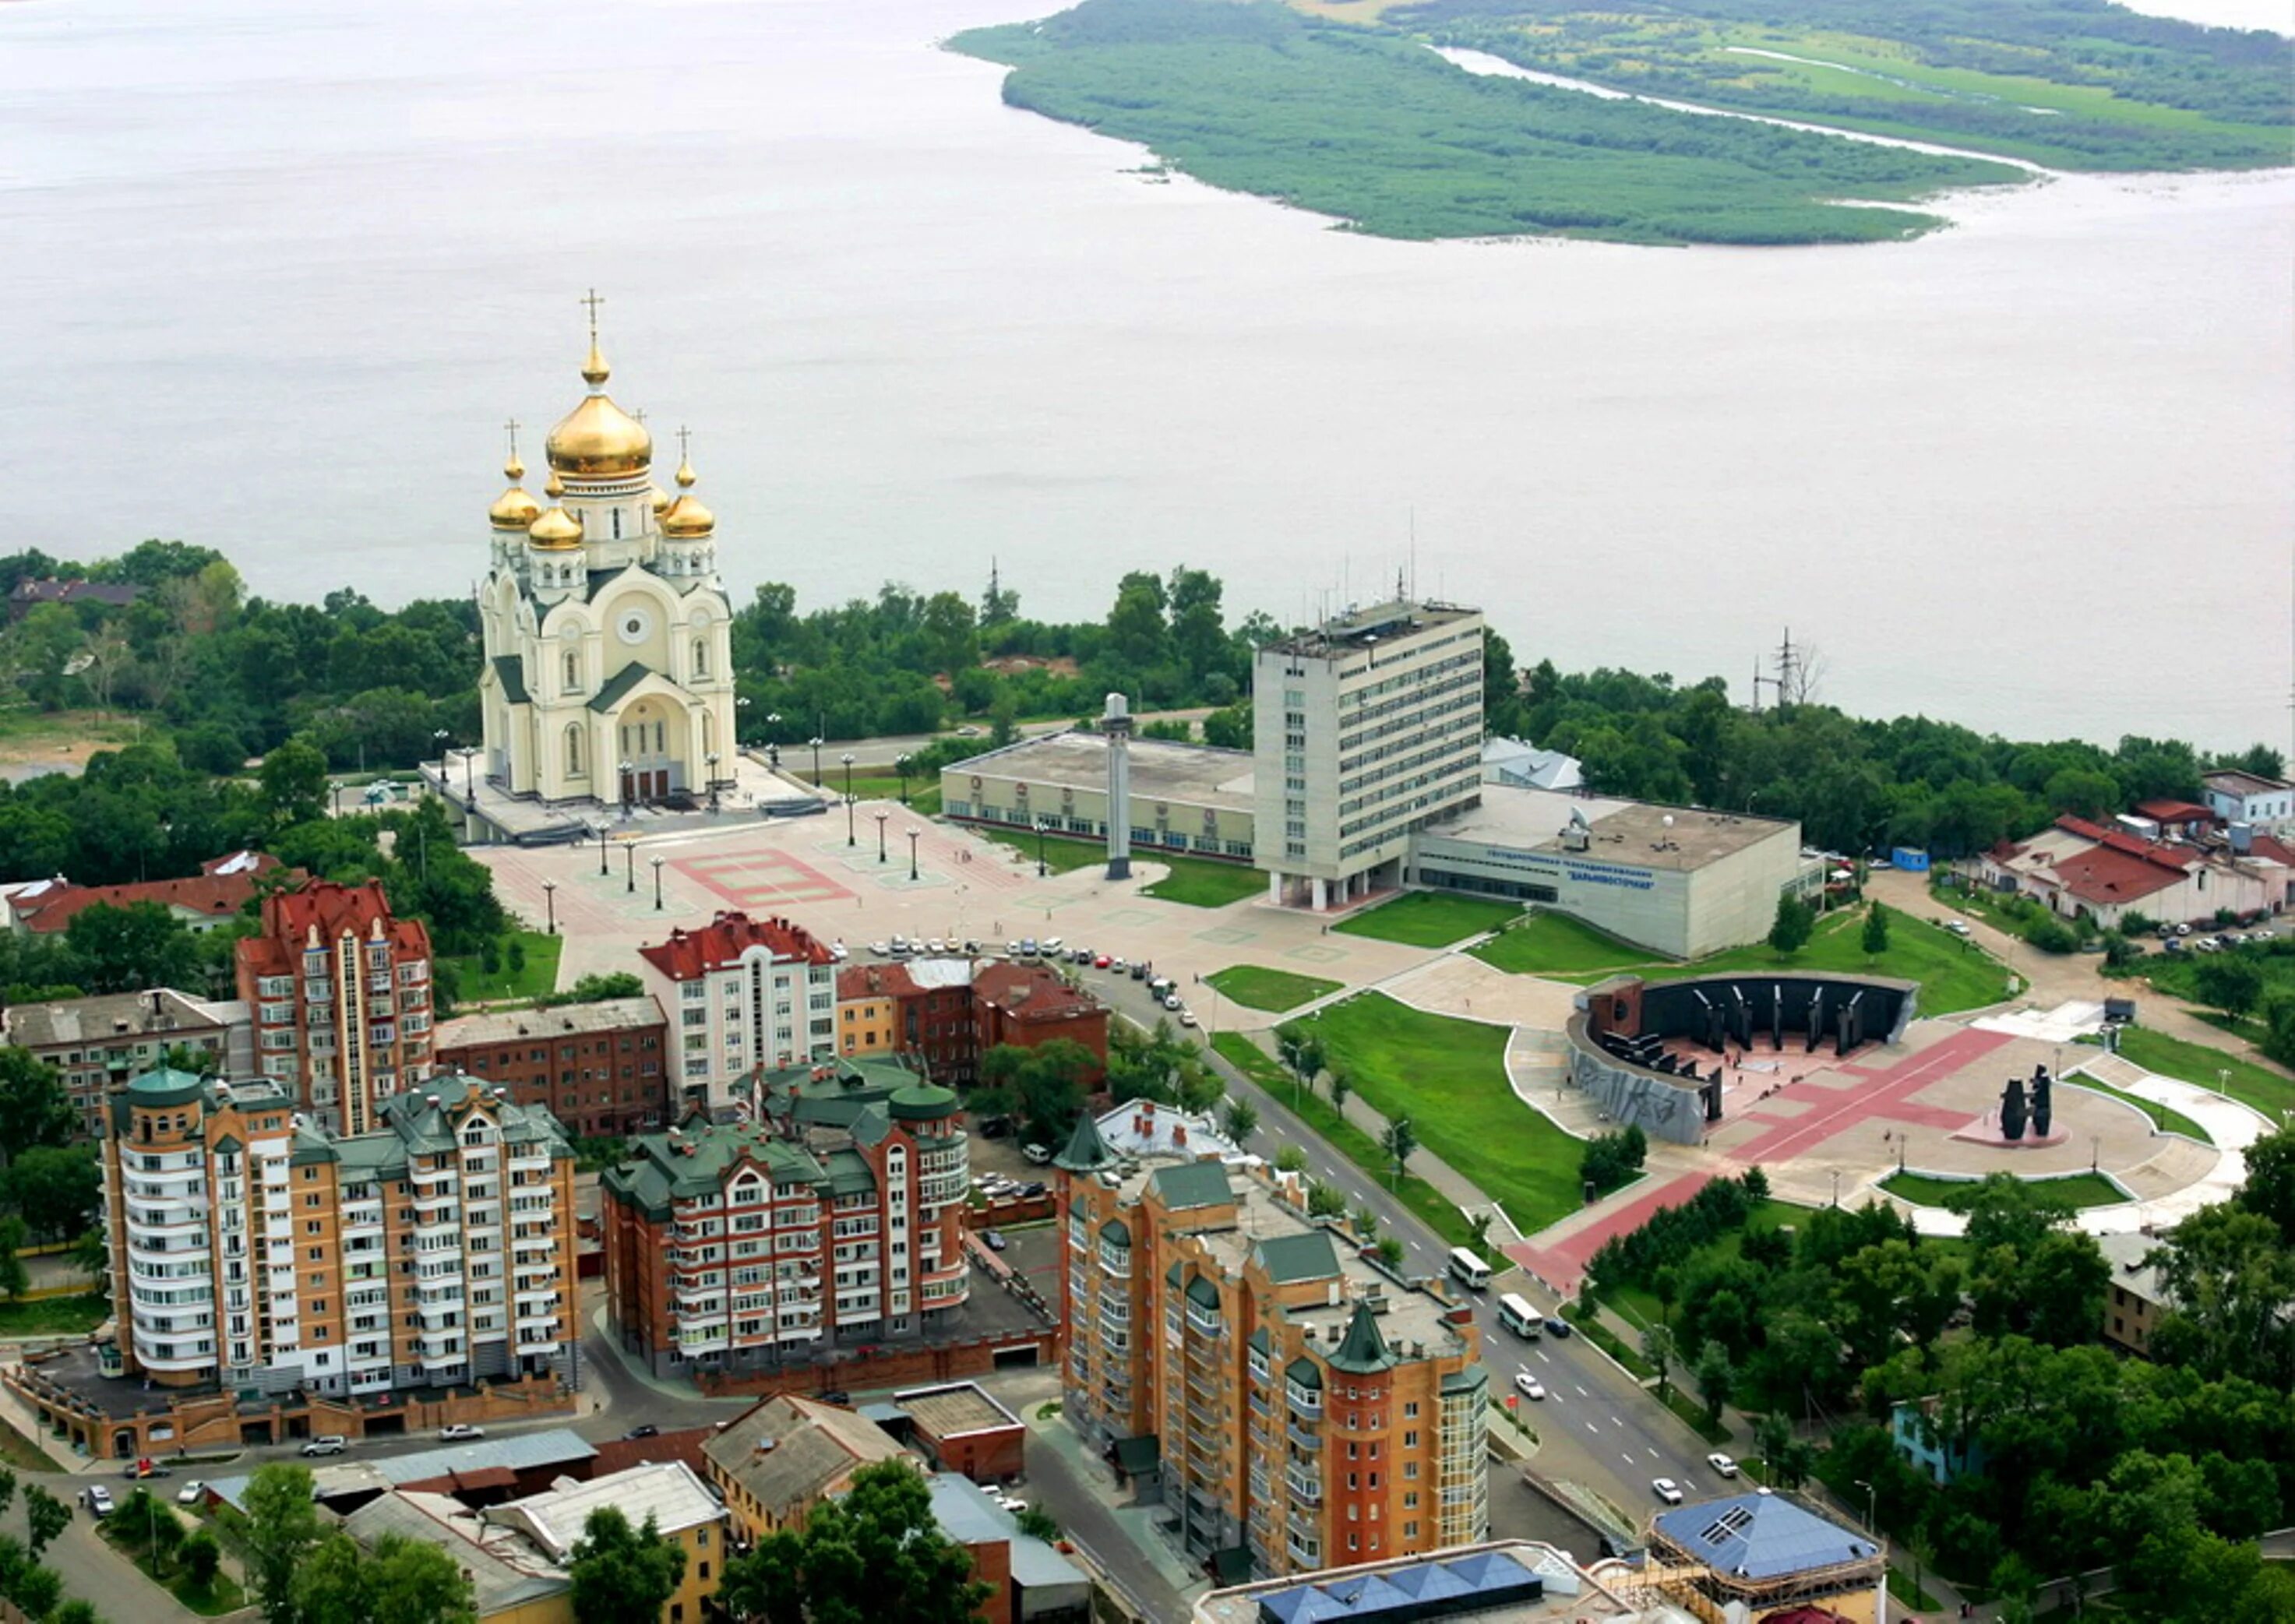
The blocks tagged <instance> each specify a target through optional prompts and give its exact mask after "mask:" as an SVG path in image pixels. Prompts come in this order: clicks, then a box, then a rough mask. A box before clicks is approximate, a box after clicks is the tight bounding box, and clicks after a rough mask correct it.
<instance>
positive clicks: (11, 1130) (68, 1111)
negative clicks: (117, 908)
mask: <svg viewBox="0 0 2295 1624" xmlns="http://www.w3.org/2000/svg"><path fill="white" fill-rule="evenodd" d="M88 911H89V912H94V910H93V909H91V910H88ZM76 1127H78V1119H77V1118H76V1117H75V1116H74V1115H73V1113H72V1108H71V1101H70V1100H69V1098H66V1097H65V1094H64V1088H63V1084H62V1082H61V1081H59V1080H58V1079H57V1077H56V1070H55V1067H53V1066H52V1065H49V1064H48V1063H47V1062H46V1061H45V1060H43V1059H41V1058H39V1057H37V1055H35V1054H33V1053H32V1051H31V1050H30V1049H18V1048H17V1047H16V1046H15V1045H13V1044H10V1045H9V1046H8V1047H6V1048H4V1049H0V1160H6V1161H9V1162H13V1161H14V1160H15V1159H16V1158H17V1157H18V1156H20V1155H23V1154H24V1152H26V1151H27V1150H29V1149H30V1148H31V1147H33V1146H35V1145H61V1144H62V1143H63V1142H64V1141H65V1140H66V1139H68V1138H70V1137H71V1134H72V1130H74V1129H75V1128H76Z"/></svg>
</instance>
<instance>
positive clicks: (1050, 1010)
mask: <svg viewBox="0 0 2295 1624" xmlns="http://www.w3.org/2000/svg"><path fill="white" fill-rule="evenodd" d="M972 1007H973V1028H974V1032H975V1037H976V1041H977V1042H978V1044H979V1046H980V1049H981V1051H982V1052H983V1053H985V1052H987V1051H988V1050H989V1049H995V1048H998V1047H999V1046H1000V1045H1003V1044H1008V1043H1009V1044H1014V1045H1017V1046H1018V1047H1020V1048H1023V1049H1033V1048H1035V1047H1036V1046H1037V1045H1038V1044H1040V1043H1049V1042H1052V1041H1054V1040H1056V1039H1060V1038H1065V1039H1066V1040H1067V1041H1070V1042H1072V1043H1080V1044H1082V1046H1083V1047H1084V1048H1086V1049H1090V1051H1091V1053H1092V1056H1093V1057H1094V1059H1095V1060H1096V1061H1097V1062H1098V1064H1096V1065H1094V1066H1093V1067H1092V1069H1091V1071H1090V1073H1087V1074H1086V1075H1085V1077H1084V1078H1083V1079H1082V1082H1083V1086H1084V1087H1085V1088H1087V1089H1090V1088H1095V1087H1097V1086H1098V1083H1099V1080H1100V1078H1101V1077H1102V1076H1103V1075H1104V1074H1105V1073H1106V1072H1107V1008H1106V1006H1104V1005H1103V1004H1101V1003H1100V1001H1099V1000H1098V999H1096V998H1094V997H1093V996H1092V995H1091V994H1090V993H1089V992H1083V991H1082V990H1081V989H1079V988H1075V987H1071V986H1070V985H1068V983H1066V982H1065V981H1063V980H1062V979H1061V978H1060V975H1059V973H1058V971H1057V970H1054V969H1053V968H1052V967H1050V966H1049V965H1041V964H1010V963H1003V962H996V963H990V964H985V965H983V966H982V967H981V968H980V973H979V974H978V975H975V976H974V977H973V978H972Z"/></svg>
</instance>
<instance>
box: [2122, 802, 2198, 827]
mask: <svg viewBox="0 0 2295 1624" xmlns="http://www.w3.org/2000/svg"><path fill="white" fill-rule="evenodd" d="M2136 816H2137V817H2139V818H2149V819H2151V820H2152V822H2154V823H2213V822H2214V821H2215V820H2216V815H2215V813H2213V812H2209V810H2208V809H2207V808H2206V807H2204V806H2195V805H2193V804H2192V803H2191V802H2189V801H2142V802H2138V803H2137V804H2136Z"/></svg>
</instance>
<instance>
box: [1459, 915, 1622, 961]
mask: <svg viewBox="0 0 2295 1624" xmlns="http://www.w3.org/2000/svg"><path fill="white" fill-rule="evenodd" d="M1467 951H1469V952H1471V953H1472V954H1473V955H1474V957H1475V958H1477V959H1481V960H1482V962H1483V963H1484V964H1487V965H1490V966H1491V967H1493V968H1495V969H1500V970H1504V971H1506V972H1507V974H1509V975H1555V974H1557V973H1580V974H1582V973H1585V972H1588V971H1602V972H1615V971H1617V970H1620V969H1624V968H1627V967H1639V966H1646V965H1647V964H1648V963H1649V962H1650V955H1649V953H1648V952H1647V951H1646V950H1644V949H1641V948H1638V947H1631V946H1629V945H1628V944H1626V943H1622V942H1620V941H1618V940H1617V939H1616V938H1615V937H1613V936H1606V935H1605V934H1602V933H1601V932H1600V931H1598V930H1596V929H1595V928H1594V927H1593V926H1590V925H1589V924H1587V923H1586V922H1585V921H1584V920H1582V919H1576V918H1572V917H1571V916H1570V915H1568V914H1566V913H1550V912H1542V911H1541V912H1538V913H1532V914H1529V915H1526V916H1525V917H1523V918H1522V919H1520V920H1518V921H1516V922H1515V924H1512V925H1509V926H1507V927H1506V928H1505V929H1504V930H1502V931H1500V932H1499V934H1497V935H1495V936H1492V937H1491V939H1490V940H1489V941H1487V942H1482V943H1476V944H1475V945H1474V947H1471V948H1469V949H1468V950H1467Z"/></svg>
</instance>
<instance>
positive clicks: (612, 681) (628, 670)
mask: <svg viewBox="0 0 2295 1624" xmlns="http://www.w3.org/2000/svg"><path fill="white" fill-rule="evenodd" d="M648 674H649V673H647V671H646V668H645V663H644V662H643V661H642V660H632V661H631V662H630V663H629V664H628V665H625V666H623V667H622V668H621V669H620V670H619V671H617V672H616V673H614V674H613V675H612V676H611V677H610V678H608V681H607V682H606V685H605V686H604V687H603V688H601V689H600V690H598V691H597V694H596V695H595V697H593V698H592V699H591V701H590V708H591V709H592V710H593V711H596V712H597V713H598V714H600V715H603V714H606V713H607V712H608V711H610V710H612V709H613V708H614V706H617V705H619V704H620V703H621V702H622V701H623V700H624V699H625V698H627V697H628V696H629V691H630V690H632V689H633V688H635V687H636V686H637V685H638V684H639V683H641V682H642V681H645V680H646V677H647V675H648Z"/></svg>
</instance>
